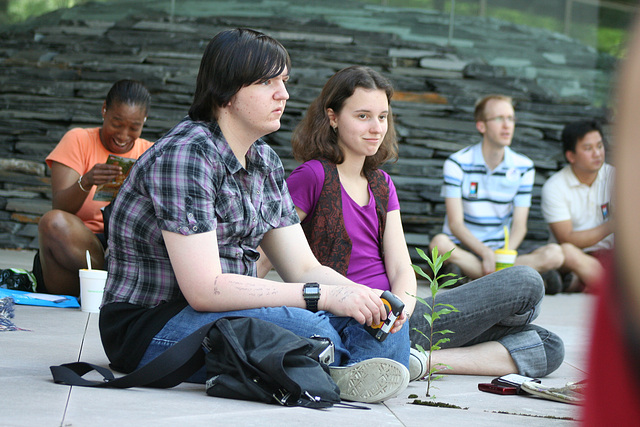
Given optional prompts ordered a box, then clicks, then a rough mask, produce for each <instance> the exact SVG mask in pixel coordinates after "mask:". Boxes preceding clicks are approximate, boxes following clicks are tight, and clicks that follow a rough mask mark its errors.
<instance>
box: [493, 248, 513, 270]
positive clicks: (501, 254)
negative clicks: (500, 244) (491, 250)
mask: <svg viewBox="0 0 640 427" xmlns="http://www.w3.org/2000/svg"><path fill="white" fill-rule="evenodd" d="M495 254H496V271H499V270H502V269H503V268H507V267H513V265H514V264H515V263H516V257H517V256H518V251H514V250H510V249H496V251H495Z"/></svg>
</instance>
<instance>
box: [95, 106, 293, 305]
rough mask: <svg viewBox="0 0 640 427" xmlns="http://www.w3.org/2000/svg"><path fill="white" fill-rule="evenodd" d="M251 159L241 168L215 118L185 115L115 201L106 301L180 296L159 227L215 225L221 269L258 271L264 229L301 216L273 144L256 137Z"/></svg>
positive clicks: (185, 229) (188, 229) (178, 229)
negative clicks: (197, 118)
mask: <svg viewBox="0 0 640 427" xmlns="http://www.w3.org/2000/svg"><path fill="white" fill-rule="evenodd" d="M246 159H247V162H246V168H243V167H242V165H241V164H240V162H239V161H238V160H237V159H236V157H235V155H234V154H233V152H232V151H231V148H230V147H229V145H228V144H227V142H226V140H225V139H224V136H223V135H222V133H221V131H220V128H219V127H218V125H217V124H216V123H204V122H195V121H193V120H191V119H190V118H188V117H186V118H185V119H183V120H182V121H181V122H180V123H178V124H177V125H176V126H175V127H174V128H173V129H171V130H170V131H169V132H168V133H167V134H166V135H165V136H163V137H162V138H161V139H159V140H158V142H156V143H155V144H154V145H153V146H152V147H151V148H150V149H149V150H147V152H146V153H145V154H144V155H143V156H142V157H140V159H139V160H138V161H137V162H136V164H135V166H134V167H133V168H132V170H131V173H130V175H129V177H128V178H127V180H126V181H125V183H124V184H123V186H122V188H121V189H120V192H119V194H118V196H117V198H116V201H115V202H114V207H113V212H112V214H111V220H110V222H109V278H108V280H107V287H106V289H105V299H104V301H103V303H105V304H106V303H110V302H128V303H131V304H136V305H142V306H146V307H153V306H156V305H158V304H160V303H162V302H164V301H172V300H174V299H176V298H180V297H181V293H180V290H179V287H178V284H177V280H176V277H175V275H174V273H173V269H172V267H171V262H170V260H169V256H168V253H167V250H166V247H165V245H164V240H163V238H162V230H166V231H170V232H173V233H180V234H183V235H191V234H197V233H204V232H208V231H213V230H215V231H216V234H217V238H218V247H219V248H218V249H219V253H220V263H221V266H222V271H223V272H225V273H236V274H245V275H255V274H256V266H255V261H256V260H257V259H258V252H257V251H256V247H257V246H258V245H259V243H260V241H261V240H262V237H263V236H264V234H265V233H266V232H267V231H269V230H271V229H273V228H279V227H286V226H289V225H293V224H296V223H298V222H299V219H298V216H297V214H296V211H295V207H294V205H293V202H292V201H291V197H290V195H289V191H288V189H287V185H286V182H285V172H284V168H283V167H282V163H281V161H280V159H279V157H278V155H277V154H276V153H275V152H274V151H273V149H271V147H269V146H268V145H267V144H266V143H265V142H264V141H262V140H257V141H256V142H255V143H254V144H253V145H252V146H251V148H250V149H249V151H248V152H247V155H246ZM198 262H207V260H198Z"/></svg>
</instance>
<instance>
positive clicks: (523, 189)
mask: <svg viewBox="0 0 640 427" xmlns="http://www.w3.org/2000/svg"><path fill="white" fill-rule="evenodd" d="M443 172H444V185H443V186H442V192H441V195H442V196H443V197H445V198H453V199H460V198H461V199H462V209H463V211H464V223H465V226H466V227H467V228H468V229H469V231H471V233H473V235H474V236H476V237H477V238H478V239H479V240H480V241H482V242H484V243H485V244H486V245H487V246H489V247H490V248H493V249H498V248H501V247H503V246H504V226H507V227H509V229H511V219H512V217H513V208H514V207H515V206H523V207H530V206H531V191H532V188H533V181H534V179H535V169H534V166H533V162H532V161H531V159H529V158H528V157H526V156H523V155H522V154H518V153H516V152H515V151H513V150H512V149H511V148H509V147H505V150H504V159H503V160H502V163H500V164H499V165H498V167H496V168H495V169H494V170H493V171H491V170H489V168H488V167H487V165H486V163H485V161H484V157H483V156H482V143H478V144H476V145H472V146H470V147H467V148H464V149H462V150H460V151H458V152H456V153H453V154H452V155H451V156H449V158H448V159H447V160H446V161H445V162H444V167H443ZM443 232H444V233H446V234H448V235H449V236H450V237H451V239H452V240H453V241H454V242H455V243H460V241H459V240H458V239H457V238H456V237H455V236H453V234H452V233H451V230H450V228H449V219H448V218H447V217H446V216H445V222H444V227H443Z"/></svg>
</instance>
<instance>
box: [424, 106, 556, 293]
mask: <svg viewBox="0 0 640 427" xmlns="http://www.w3.org/2000/svg"><path fill="white" fill-rule="evenodd" d="M474 119H475V121H476V128H477V129H478V131H479V132H480V134H481V135H482V142H480V143H477V144H475V145H472V146H469V147H467V148H464V149H462V150H460V151H458V152H456V153H454V154H452V155H451V156H450V157H449V158H448V159H447V160H446V161H445V163H444V166H443V172H444V185H443V187H442V195H443V196H444V198H445V206H446V212H447V214H446V217H445V223H444V227H443V233H441V234H438V235H436V236H435V237H434V238H433V239H432V240H431V243H430V245H429V246H430V249H433V247H436V246H437V248H438V251H439V252H440V253H441V254H442V253H444V252H447V251H449V250H451V249H454V248H455V250H454V251H453V253H452V254H451V257H450V258H449V260H448V264H449V269H448V270H449V271H453V272H455V273H458V271H459V270H461V272H462V274H463V275H464V276H466V277H468V278H470V279H476V278H479V277H482V276H484V275H486V274H489V273H492V272H494V271H495V264H496V259H495V253H494V251H495V250H496V249H499V248H502V247H503V246H504V240H505V233H504V229H505V227H507V229H508V230H510V231H509V234H510V236H509V248H508V249H518V247H519V246H520V244H521V243H522V241H523V240H524V238H525V235H526V233H527V219H528V216H529V207H530V206H531V191H532V188H533V182H534V178H535V169H534V165H533V162H532V161H531V160H530V159H529V158H528V157H526V156H523V155H521V154H518V153H516V152H515V151H513V150H512V149H511V148H510V145H511V141H512V139H513V133H514V130H515V113H514V109H513V104H512V100H511V98H510V97H507V96H504V95H489V96H486V97H484V98H482V99H481V100H480V101H478V102H477V103H476V107H475V111H474ZM563 261H564V256H563V253H562V249H561V248H560V246H559V245H557V244H548V245H545V246H542V247H539V248H537V249H535V250H534V251H532V252H530V253H527V254H521V255H519V256H518V257H517V258H516V265H528V266H530V267H533V268H534V269H536V270H537V271H538V272H540V273H544V274H543V278H545V282H546V285H547V291H548V292H549V293H556V292H557V291H559V290H560V288H561V285H562V283H561V279H560V274H559V273H558V272H557V269H558V268H559V267H560V266H561V265H562V263H563ZM453 266H457V267H459V270H458V269H457V268H455V267H454V268H453V269H452V268H451V267H453ZM458 274H459V273H458Z"/></svg>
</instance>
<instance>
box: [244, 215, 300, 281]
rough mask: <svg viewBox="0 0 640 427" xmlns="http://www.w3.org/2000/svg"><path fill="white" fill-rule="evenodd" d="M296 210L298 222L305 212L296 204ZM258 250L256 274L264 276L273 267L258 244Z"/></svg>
mask: <svg viewBox="0 0 640 427" xmlns="http://www.w3.org/2000/svg"><path fill="white" fill-rule="evenodd" d="M296 212H297V213H298V217H299V218H300V223H302V221H303V220H304V219H305V218H306V217H307V214H306V212H304V211H303V210H301V209H300V208H298V207H297V206H296ZM258 252H260V258H259V259H258V262H257V263H256V267H257V269H258V274H257V276H258V277H265V276H266V275H267V273H269V271H271V269H272V268H273V265H272V264H271V261H269V257H267V254H265V253H264V250H263V249H262V247H261V246H258Z"/></svg>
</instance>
